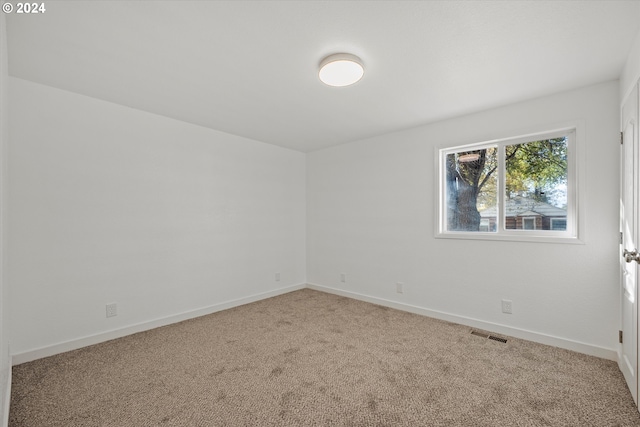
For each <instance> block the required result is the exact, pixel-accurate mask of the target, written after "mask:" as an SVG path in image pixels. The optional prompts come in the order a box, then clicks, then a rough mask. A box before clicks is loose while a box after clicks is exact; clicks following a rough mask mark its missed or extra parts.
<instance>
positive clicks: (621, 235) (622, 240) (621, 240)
mask: <svg viewBox="0 0 640 427" xmlns="http://www.w3.org/2000/svg"><path fill="white" fill-rule="evenodd" d="M623 243H624V237H623V234H622V231H621V232H620V244H623Z"/></svg>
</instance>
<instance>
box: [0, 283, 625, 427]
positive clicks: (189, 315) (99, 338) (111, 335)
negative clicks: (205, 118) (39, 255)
mask: <svg viewBox="0 0 640 427" xmlns="http://www.w3.org/2000/svg"><path fill="white" fill-rule="evenodd" d="M305 287H306V288H309V289H314V290H317V291H321V292H327V293H332V294H335V295H340V296H344V297H348V298H353V299H357V300H360V301H365V302H370V303H373V304H378V305H382V306H385V307H390V308H395V309H398V310H402V311H407V312H410V313H415V314H420V315H423V316H427V317H433V318H436V319H440V320H446V321H448V322H453V323H458V324H461V325H466V326H470V327H473V328H478V329H483V330H486V331H491V332H495V333H498V334H502V335H507V336H511V337H514V338H520V339H524V340H528V341H533V342H537V343H540V344H546V345H551V346H554V347H559V348H564V349H567V350H572V351H576V352H578V353H583V354H588V355H590V356H596V357H600V358H603V359H608V360H613V361H618V353H617V350H616V349H610V348H604V347H599V346H595V345H592V344H586V343H582V342H578V341H573V340H569V339H566V338H560V337H555V336H552V335H547V334H542V333H539V332H533V331H528V330H525V329H519V328H513V327H511V326H505V325H501V324H498V323H492V322H485V321H482V320H478V319H473V318H469V317H465V316H460V315H456V314H451V313H445V312H441V311H437V310H430V309H427V308H423V307H418V306H414V305H410V304H404V303H400V302H396V301H390V300H386V299H383V298H377V297H371V296H368V295H364V294H359V293H356V292H349V291H345V290H342V289H336V288H331V287H328V286H322V285H317V284H313V283H307V284H306V285H305V284H298V285H293V286H288V287H284V288H279V289H275V290H272V291H268V292H263V293H259V294H254V295H251V296H248V297H244V298H239V299H236V300H231V301H226V302H223V303H220V304H215V305H212V306H209V307H204V308H200V309H197V310H192V311H188V312H184V313H180V314H176V315H172V316H168V317H164V318H160V319H155V320H151V321H149V322H143V323H139V324H135V325H131V326H127V327H124V328H120V329H116V330H112V331H107V332H103V333H99V334H95V335H90V336H86V337H82V338H78V339H74V340H70V341H66V342H62V343H58V344H54V345H50V346H46V347H41V348H37V349H34V350H29V351H25V352H22V353H17V354H14V355H12V356H13V357H12V364H13V365H19V364H21V363H26V362H30V361H32V360H36V359H41V358H43V357H48V356H53V355H55V354H59V353H64V352H66V351H71V350H76V349H79V348H82V347H87V346H90V345H94V344H99V343H101V342H105V341H109V340H112V339H116V338H121V337H124V336H127V335H131V334H135V333H138V332H143V331H147V330H150V329H154V328H158V327H161V326H166V325H170V324H172V323H177V322H181V321H183V320H188V319H193V318H195V317H199V316H205V315H207V314H211V313H215V312H217V311H222V310H227V309H229V308H233V307H238V306H241V305H244V304H249V303H252V302H256V301H259V300H262V299H265V298H271V297H274V296H278V295H282V294H285V293H288V292H292V291H296V290H299V289H304V288H305ZM10 386H11V384H10V383H9V387H10ZM3 427H4V426H3Z"/></svg>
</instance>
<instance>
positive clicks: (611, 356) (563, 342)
mask: <svg viewBox="0 0 640 427" xmlns="http://www.w3.org/2000/svg"><path fill="white" fill-rule="evenodd" d="M307 287H308V288H309V289H314V290H317V291H321V292H327V293H331V294H335V295H340V296H344V297H347V298H353V299H357V300H360V301H365V302H370V303H373V304H378V305H382V306H385V307H390V308H395V309H398V310H402V311H407V312H410V313H414V314H420V315H423V316H427V317H433V318H435V319H440V320H446V321H448V322H452V323H458V324H461V325H465V326H470V327H472V328H477V329H482V330H485V331H490V332H495V333H498V334H501V335H506V336H510V337H514V338H520V339H523V340H527V341H533V342H536V343H540V344H545V345H550V346H553V347H559V348H564V349H566V350H572V351H575V352H578V353H583V354H588V355H590V356H596V357H600V358H603V359H608V360H613V361H618V353H617V350H616V349H611V348H605V347H599V346H596V345H592V344H585V343H582V342H578V341H573V340H569V339H566V338H560V337H555V336H552V335H547V334H542V333H539V332H533V331H528V330H525V329H519V328H514V327H511V326H505V325H501V324H498V323H492V322H485V321H483V320H478V319H473V318H470V317H465V316H460V315H457V314H451V313H445V312H441V311H437V310H430V309H428V308H423V307H418V306H415V305H410V304H404V303H400V302H396V301H390V300H386V299H383V298H376V297H371V296H368V295H363V294H359V293H356V292H349V291H345V290H342V289H336V288H331V287H328V286H322V285H317V284H313V283H307Z"/></svg>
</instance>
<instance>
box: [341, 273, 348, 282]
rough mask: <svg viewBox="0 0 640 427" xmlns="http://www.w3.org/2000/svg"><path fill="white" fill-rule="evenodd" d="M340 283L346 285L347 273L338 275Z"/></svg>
mask: <svg viewBox="0 0 640 427" xmlns="http://www.w3.org/2000/svg"><path fill="white" fill-rule="evenodd" d="M340 281H341V282H342V283H346V282H347V273H340Z"/></svg>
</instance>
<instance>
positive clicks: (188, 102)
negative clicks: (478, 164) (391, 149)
mask: <svg viewBox="0 0 640 427" xmlns="http://www.w3.org/2000/svg"><path fill="white" fill-rule="evenodd" d="M45 5H46V12H45V13H44V14H38V15H34V14H31V15H18V14H16V13H15V12H14V13H12V14H7V15H6V16H7V38H8V46H9V73H10V75H12V76H16V77H19V78H23V79H27V80H32V81H34V82H38V83H43V84H47V85H50V86H54V87H58V88H62V89H66V90H69V91H73V92H77V93H80V94H84V95H88V96H92V97H96V98H100V99H104V100H107V101H111V102H115V103H118V104H122V105H126V106H129V107H133V108H137V109H140V110H145V111H149V112H153V113H156V114H160V115H164V116H168V117H173V118H176V119H179V120H183V121H186V122H190V123H195V124H198V125H202V126H206V127H209V128H213V129H217V130H220V131H224V132H228V133H232V134H236V135H241V136H245V137H248V138H252V139H256V140H259V141H263V142H267V143H270V144H276V145H280V146H283V147H288V148H292V149H295V150H299V151H303V152H309V151H313V150H318V149H321V148H324V147H328V146H332V145H336V144H341V143H345V142H349V141H353V140H357V139H361V138H364V137H368V136H373V135H378V134H383V133H387V132H391V131H394V130H398V129H403V128H407V127H412V126H416V125H420V124H425V123H429V122H433V121H436V120H440V119H444V118H448V117H454V116H459V115H463V114H467V113H471V112H474V111H479V110H483V109H487V108H491V107H495V106H500V105H505V104H509V103H513V102H517V101H521V100H525V99H530V98H535V97H539V96H543V95H547V94H550V93H555V92H559V91H563V90H568V89H572V88H577V87H580V86H585V85H589V84H593V83H598V82H603V81H607V80H613V79H616V78H618V77H619V75H620V72H621V70H622V67H623V65H624V62H625V59H626V57H627V54H628V52H629V49H630V47H631V44H632V41H633V38H634V36H635V35H636V34H637V33H638V31H639V29H640V1H398V0H395V1H388V2H385V1H277V2H276V1H252V2H245V1H229V2H226V1H193V2H191V1H154V2H151V1H105V2H102V1H47V2H45ZM338 52H348V53H352V54H355V55H357V56H359V57H360V58H362V60H363V62H364V64H365V69H366V70H365V76H364V78H363V79H362V80H361V81H360V82H359V83H357V84H356V85H354V86H351V87H347V88H332V87H328V86H324V85H323V84H322V83H321V82H320V81H319V80H318V78H317V66H318V63H319V62H320V61H321V60H322V58H323V57H325V56H327V55H329V54H332V53H338Z"/></svg>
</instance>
